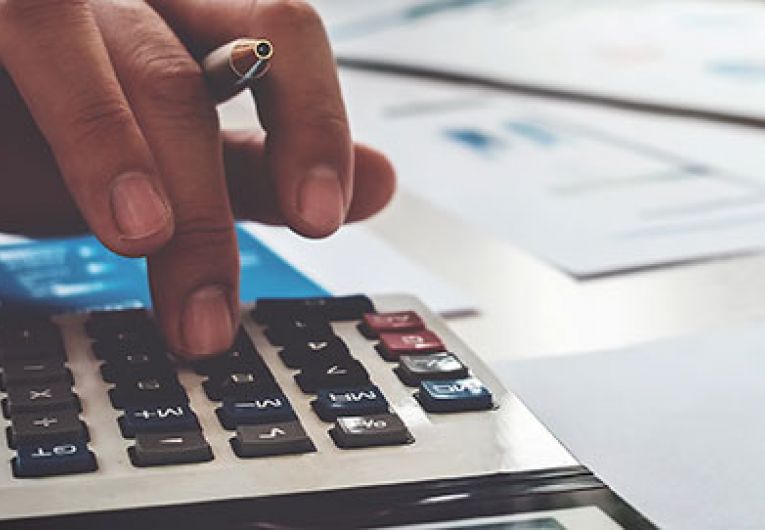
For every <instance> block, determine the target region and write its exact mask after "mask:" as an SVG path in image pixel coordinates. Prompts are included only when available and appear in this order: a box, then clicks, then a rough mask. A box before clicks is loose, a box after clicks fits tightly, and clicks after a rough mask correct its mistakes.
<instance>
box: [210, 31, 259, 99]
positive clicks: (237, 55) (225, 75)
mask: <svg viewBox="0 0 765 530" xmlns="http://www.w3.org/2000/svg"><path fill="white" fill-rule="evenodd" d="M264 47H267V49H268V53H266V54H264V53H262V51H263V48H264ZM271 53H272V48H271V43H270V42H268V41H267V40H265V39H238V40H235V41H233V42H229V43H228V44H224V45H223V46H221V47H220V48H218V49H216V50H214V51H212V52H211V53H210V54H209V55H208V56H207V57H206V58H205V59H204V61H203V62H202V68H203V70H204V73H205V77H206V78H207V84H208V86H209V87H210V91H211V92H212V94H213V97H214V98H215V99H216V101H218V102H223V101H226V100H228V99H231V98H232V97H234V96H236V95H237V94H238V93H239V92H241V90H242V89H244V88H246V87H247V86H246V85H243V84H242V83H241V81H242V80H243V79H244V77H245V76H246V74H247V73H248V72H249V71H250V70H251V69H252V68H253V67H255V66H256V65H257V64H259V63H260V64H262V65H263V66H262V70H261V71H260V72H258V73H257V75H256V76H255V77H254V78H253V79H252V80H253V81H254V80H256V79H258V78H260V77H262V76H263V75H264V74H265V73H266V71H267V70H268V59H270V58H271Z"/></svg>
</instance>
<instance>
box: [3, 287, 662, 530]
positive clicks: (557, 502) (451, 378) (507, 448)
mask: <svg viewBox="0 0 765 530" xmlns="http://www.w3.org/2000/svg"><path fill="white" fill-rule="evenodd" d="M241 322H242V324H241V329H240V330H239V332H238V335H237V338H236V341H235V343H234V345H233V346H232V347H231V348H230V349H229V350H228V351H225V352H222V353H221V354H220V355H219V356H216V357H213V358H210V359H205V360H202V361H196V362H188V361H183V360H180V359H178V358H176V357H174V356H173V355H172V353H171V352H168V351H167V348H166V347H165V346H164V343H163V341H162V338H161V336H160V334H159V331H158V329H157V327H156V326H155V324H154V322H153V320H152V316H151V314H150V312H149V311H146V310H143V309H135V310H124V311H98V312H91V313H87V314H67V315H56V316H53V317H46V316H39V315H33V314H27V313H25V314H3V315H2V317H1V318H0V359H2V374H0V375H1V377H0V383H1V384H2V392H3V394H2V411H3V416H4V418H5V419H4V422H5V431H6V432H5V435H6V438H7V440H6V442H7V443H3V444H0V445H2V447H0V456H1V457H2V458H0V460H2V461H3V462H4V464H3V465H0V529H3V530H6V529H7V530H22V529H32V528H34V529H35V530H40V529H45V528H56V529H57V530H61V529H67V528H78V529H81V528H99V529H102V528H109V529H118V528H137V527H139V525H141V527H145V528H152V529H162V528H171V527H175V526H179V527H182V528H184V530H185V529H189V528H200V529H201V528H215V529H216V530H219V529H220V530H223V529H240V528H241V529H245V528H247V529H252V528H271V529H275V528H362V527H392V526H396V525H399V526H400V525H409V524H438V522H439V521H446V520H455V519H466V520H467V519H468V518H469V519H470V520H471V521H472V522H470V523H468V522H466V523H465V526H461V527H465V528H466V527H468V526H467V525H469V524H475V525H477V526H475V527H476V528H482V527H484V526H480V525H481V524H482V523H481V520H482V518H483V517H489V516H491V517H497V516H504V517H511V518H512V517H516V518H518V517H520V519H517V520H516V521H515V522H513V521H512V520H508V521H509V522H507V523H506V524H507V525H511V524H514V525H516V526H496V524H495V523H487V525H489V526H485V527H486V528H489V527H491V528H512V529H526V528H541V529H546V528H551V529H553V530H560V529H567V528H571V529H580V528H581V529H587V530H598V529H603V530H606V529H619V528H654V526H653V525H651V523H650V522H649V521H647V520H646V519H645V518H643V517H642V516H641V515H640V514H639V513H638V512H636V511H635V510H634V509H632V508H631V507H630V506H629V505H628V504H627V503H625V502H624V501H623V500H622V499H621V498H619V497H618V496H617V495H615V494H614V493H613V492H612V491H610V490H609V489H608V488H607V487H606V486H605V485H603V484H602V483H601V482H600V481H599V480H598V479H597V478H596V477H595V476H594V475H593V474H592V473H590V472H589V471H588V470H587V469H586V468H584V467H583V466H581V465H579V464H578V463H577V461H576V460H575V459H574V458H573V457H572V456H571V455H570V454H569V453H568V452H567V451H566V450H565V449H564V448H563V447H562V446H561V445H560V444H559V443H558V441H557V440H556V439H555V438H554V437H553V436H552V435H551V434H550V433H549V432H548V431H547V430H546V428H545V427H544V426H543V425H542V424H541V423H540V422H539V421H537V420H536V419H535V418H534V416H533V415H532V414H531V413H530V412H529V410H528V409H527V408H526V407H525V406H524V405H523V403H522V402H521V401H520V400H519V399H518V398H517V397H516V396H514V395H513V394H512V393H511V392H510V391H508V390H507V389H505V388H504V387H503V386H502V384H501V383H500V381H499V380H498V379H497V378H496V377H495V376H494V374H493V373H492V371H491V370H490V369H489V368H488V367H487V366H486V365H485V364H484V363H483V362H482V361H481V360H480V359H479V357H478V356H476V355H475V354H474V353H473V352H472V351H471V350H470V349H469V348H468V347H467V346H466V345H465V344H464V343H463V342H462V341H460V340H459V338H458V337H456V336H455V335H454V334H453V333H452V332H450V331H449V329H448V327H447V325H446V324H445V323H444V322H443V321H442V320H441V319H440V318H439V317H438V316H437V315H434V314H433V313H432V312H430V311H429V310H428V309H427V308H426V307H425V306H424V305H423V304H422V303H421V302H419V301H418V300H417V299H415V298H413V297H409V296H402V295H391V296H375V297H367V296H362V295H357V296H344V297H321V298H307V299H264V300H259V301H257V302H256V303H254V304H252V305H248V306H246V307H244V308H243V309H242V318H241ZM476 521H477V522H476ZM529 521H531V522H530V523H529ZM492 524H494V525H495V526H491V525H492ZM503 524H505V523H503ZM531 524H533V525H536V526H529V525H531ZM519 525H526V526H519Z"/></svg>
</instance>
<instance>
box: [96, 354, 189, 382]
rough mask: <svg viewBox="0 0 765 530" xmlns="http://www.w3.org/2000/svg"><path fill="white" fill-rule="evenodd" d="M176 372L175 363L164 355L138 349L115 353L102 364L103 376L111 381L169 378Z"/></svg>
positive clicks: (105, 379)
mask: <svg viewBox="0 0 765 530" xmlns="http://www.w3.org/2000/svg"><path fill="white" fill-rule="evenodd" d="M174 374H175V370H174V368H173V365H172V364H171V363H170V361H169V360H168V359H167V357H165V356H164V355H162V356H158V355H151V354H148V353H144V352H137V351H131V352H129V353H122V354H118V355H115V356H113V357H112V358H111V360H109V361H107V362H106V363H105V364H103V365H101V376H102V377H103V379H104V381H107V382H109V383H117V382H119V381H124V380H133V379H145V378H148V377H159V378H168V377H172V376H173V375H174Z"/></svg>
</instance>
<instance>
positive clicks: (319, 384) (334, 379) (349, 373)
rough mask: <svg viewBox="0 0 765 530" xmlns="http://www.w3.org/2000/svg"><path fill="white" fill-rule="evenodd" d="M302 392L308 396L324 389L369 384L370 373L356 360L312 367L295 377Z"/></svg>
mask: <svg viewBox="0 0 765 530" xmlns="http://www.w3.org/2000/svg"><path fill="white" fill-rule="evenodd" d="M295 381H296V382H297V384H298V385H299V386H300V388H301V390H302V391H303V392H305V393H308V394H313V393H316V391H317V390H320V389H322V388H349V387H356V386H363V385H366V384H368V383H369V372H367V370H366V369H365V368H364V366H363V365H362V364H361V363H360V362H359V361H357V360H355V359H347V360H342V361H338V362H335V363H330V364H329V365H324V366H311V367H309V368H306V369H305V370H303V371H301V372H300V373H299V374H296V375H295Z"/></svg>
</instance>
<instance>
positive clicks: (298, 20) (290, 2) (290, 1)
mask: <svg viewBox="0 0 765 530" xmlns="http://www.w3.org/2000/svg"><path fill="white" fill-rule="evenodd" d="M261 9H262V10H263V12H265V13H266V14H267V18H269V19H272V20H276V21H278V22H280V23H284V24H289V25H290V26H292V27H297V28H299V29H301V30H304V29H306V28H311V27H319V28H321V27H322V22H321V16H319V13H318V12H317V11H316V9H315V8H314V7H313V6H312V5H311V4H310V3H308V2H306V1H305V0H274V1H272V2H270V3H268V4H266V5H265V6H262V7H261Z"/></svg>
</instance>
